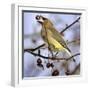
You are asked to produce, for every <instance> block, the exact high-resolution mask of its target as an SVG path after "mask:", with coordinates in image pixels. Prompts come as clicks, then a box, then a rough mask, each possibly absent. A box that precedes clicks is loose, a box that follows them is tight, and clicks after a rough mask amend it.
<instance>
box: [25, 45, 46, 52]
mask: <svg viewBox="0 0 90 90" xmlns="http://www.w3.org/2000/svg"><path fill="white" fill-rule="evenodd" d="M43 46H45V44H42V45H40V46H38V47H36V48H31V49H24V52H25V51H27V52H30V51H36V50H37V49H39V48H41V47H43Z"/></svg>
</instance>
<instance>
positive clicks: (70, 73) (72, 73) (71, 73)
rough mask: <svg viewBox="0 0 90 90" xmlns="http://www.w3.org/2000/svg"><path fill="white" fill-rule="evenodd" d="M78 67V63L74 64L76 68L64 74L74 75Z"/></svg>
mask: <svg viewBox="0 0 90 90" xmlns="http://www.w3.org/2000/svg"><path fill="white" fill-rule="evenodd" d="M78 69H80V63H79V64H78V65H77V66H76V68H75V69H74V71H73V72H66V74H67V75H74V74H75V73H76V71H77V70H78Z"/></svg>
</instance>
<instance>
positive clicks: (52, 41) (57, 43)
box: [36, 15, 75, 61]
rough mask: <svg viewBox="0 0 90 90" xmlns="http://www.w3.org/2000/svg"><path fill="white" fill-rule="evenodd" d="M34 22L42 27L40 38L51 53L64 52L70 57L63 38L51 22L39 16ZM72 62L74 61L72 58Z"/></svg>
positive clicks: (69, 51)
mask: <svg viewBox="0 0 90 90" xmlns="http://www.w3.org/2000/svg"><path fill="white" fill-rule="evenodd" d="M36 20H37V22H38V23H40V24H41V26H42V28H41V37H42V38H43V40H44V41H45V43H46V44H47V45H48V47H49V49H50V50H51V52H52V51H53V52H59V51H65V52H66V53H68V55H69V56H72V54H71V50H70V49H69V48H68V46H67V43H66V41H65V40H64V37H63V36H62V35H61V34H60V33H59V32H58V31H57V29H56V28H55V26H54V24H53V23H52V22H51V20H50V19H48V18H46V17H44V16H41V15H36ZM73 60H74V61H75V59H74V58H73Z"/></svg>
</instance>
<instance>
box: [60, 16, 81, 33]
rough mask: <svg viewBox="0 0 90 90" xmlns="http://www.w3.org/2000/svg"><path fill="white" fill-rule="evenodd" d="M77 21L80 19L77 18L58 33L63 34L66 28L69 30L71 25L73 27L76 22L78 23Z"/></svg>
mask: <svg viewBox="0 0 90 90" xmlns="http://www.w3.org/2000/svg"><path fill="white" fill-rule="evenodd" d="M79 19H80V17H79V18H78V19H77V20H75V21H74V22H73V23H71V24H70V25H68V26H67V27H66V28H65V29H63V30H62V31H61V32H60V33H61V34H62V33H63V32H65V31H66V30H67V29H68V28H70V27H71V26H72V25H74V24H75V23H76V22H78V21H79Z"/></svg>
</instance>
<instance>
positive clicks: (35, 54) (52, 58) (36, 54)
mask: <svg viewBox="0 0 90 90" xmlns="http://www.w3.org/2000/svg"><path fill="white" fill-rule="evenodd" d="M27 52H29V53H31V54H32V55H34V56H38V57H41V58H44V59H51V60H67V61H68V60H70V59H71V58H73V57H75V56H78V55H80V53H77V54H75V55H72V56H71V57H69V58H56V57H46V56H43V55H41V54H38V53H34V52H32V51H27Z"/></svg>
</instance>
